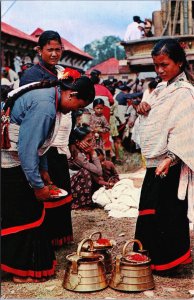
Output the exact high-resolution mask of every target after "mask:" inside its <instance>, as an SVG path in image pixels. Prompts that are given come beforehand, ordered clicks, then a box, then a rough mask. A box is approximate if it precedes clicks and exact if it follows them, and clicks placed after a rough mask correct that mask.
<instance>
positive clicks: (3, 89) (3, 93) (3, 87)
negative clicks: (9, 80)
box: [1, 85, 13, 102]
mask: <svg viewBox="0 0 194 300" xmlns="http://www.w3.org/2000/svg"><path fill="white" fill-rule="evenodd" d="M12 90H13V87H11V86H9V85H1V101H3V102H5V101H6V100H7V95H8V93H9V92H11V91H12Z"/></svg>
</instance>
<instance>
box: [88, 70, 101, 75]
mask: <svg viewBox="0 0 194 300" xmlns="http://www.w3.org/2000/svg"><path fill="white" fill-rule="evenodd" d="M100 74H101V71H99V70H96V69H93V70H92V71H91V73H90V75H91V76H100Z"/></svg>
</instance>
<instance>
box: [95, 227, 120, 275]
mask: <svg viewBox="0 0 194 300" xmlns="http://www.w3.org/2000/svg"><path fill="white" fill-rule="evenodd" d="M94 235H98V239H97V240H94V242H93V245H94V249H95V250H96V253H99V254H102V255H103V256H104V264H105V269H106V273H107V274H110V273H111V272H112V270H113V262H112V253H111V250H112V248H113V243H115V241H113V240H108V241H109V245H106V244H103V243H102V244H99V243H98V240H99V239H101V238H102V233H101V232H99V231H97V232H93V233H92V234H91V235H90V236H89V238H90V239H92V238H93V237H94Z"/></svg>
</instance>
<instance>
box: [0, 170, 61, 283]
mask: <svg viewBox="0 0 194 300" xmlns="http://www.w3.org/2000/svg"><path fill="white" fill-rule="evenodd" d="M1 177H2V183H1V184H2V185H1V187H2V201H1V206H2V207H1V208H2V232H1V233H2V237H1V268H2V270H3V271H5V272H8V273H12V274H14V275H18V276H23V277H26V276H31V277H34V278H41V277H48V276H52V275H53V274H54V271H55V264H56V261H55V255H54V251H53V247H52V243H51V240H50V239H49V236H48V234H47V231H46V229H45V227H44V215H45V210H44V206H43V203H41V202H39V201H37V200H36V199H35V196H34V193H33V189H32V188H31V187H30V186H29V184H28V182H27V180H26V177H25V175H24V173H23V172H22V169H21V167H15V168H10V169H2V170H1Z"/></svg>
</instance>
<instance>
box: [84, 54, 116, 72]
mask: <svg viewBox="0 0 194 300" xmlns="http://www.w3.org/2000/svg"><path fill="white" fill-rule="evenodd" d="M93 69H96V70H99V71H100V72H101V73H102V74H106V75H108V74H119V61H118V60H117V59H116V58H114V57H112V58H109V59H107V60H106V61H104V62H102V63H100V64H98V65H95V66H94V67H92V68H90V69H88V70H87V71H86V74H87V75H89V74H90V73H91V71H92V70H93Z"/></svg>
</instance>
